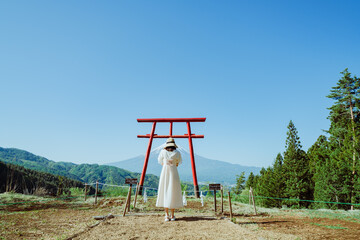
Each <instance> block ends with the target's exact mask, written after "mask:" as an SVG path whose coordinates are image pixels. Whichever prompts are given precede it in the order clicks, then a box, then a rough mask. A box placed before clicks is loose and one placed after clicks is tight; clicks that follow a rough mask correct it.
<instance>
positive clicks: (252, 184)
mask: <svg viewBox="0 0 360 240" xmlns="http://www.w3.org/2000/svg"><path fill="white" fill-rule="evenodd" d="M245 187H246V188H248V189H250V187H252V188H254V187H255V176H254V173H253V172H250V174H249V177H248V179H247V180H246V183H245Z"/></svg>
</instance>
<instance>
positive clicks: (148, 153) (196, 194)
mask: <svg viewBox="0 0 360 240" xmlns="http://www.w3.org/2000/svg"><path fill="white" fill-rule="evenodd" d="M205 120H206V118H148V119H138V120H137V121H138V122H152V123H153V126H152V129H151V133H150V134H146V135H138V136H137V137H138V138H149V145H148V148H147V151H146V155H145V160H144V166H143V170H142V173H141V178H140V182H139V194H142V190H143V186H144V180H145V174H146V169H147V165H148V161H149V157H150V151H151V145H152V141H153V139H154V138H169V137H172V138H188V139H189V150H190V159H191V168H192V173H193V181H194V193H195V197H197V198H199V197H200V194H199V186H198V182H197V177H196V167H195V157H194V148H193V144H192V139H193V138H204V135H195V134H192V133H191V127H190V123H191V122H205ZM158 122H168V123H170V132H169V135H157V134H155V128H156V123H158ZM174 122H186V125H187V130H188V133H187V134H184V135H173V134H172V129H173V123H174Z"/></svg>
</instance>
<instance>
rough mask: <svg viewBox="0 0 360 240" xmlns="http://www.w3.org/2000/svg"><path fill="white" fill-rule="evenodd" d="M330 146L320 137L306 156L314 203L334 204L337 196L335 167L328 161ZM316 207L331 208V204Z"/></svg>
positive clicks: (323, 137)
mask: <svg viewBox="0 0 360 240" xmlns="http://www.w3.org/2000/svg"><path fill="white" fill-rule="evenodd" d="M330 153H331V150H330V145H329V142H328V141H327V138H326V137H325V136H323V135H321V136H320V137H319V138H318V139H317V141H316V142H315V143H314V144H313V145H312V146H311V147H310V148H309V150H308V152H307V154H308V157H309V161H310V172H311V175H312V176H313V177H312V181H311V185H312V186H311V187H312V189H313V192H314V200H315V201H325V202H335V201H338V195H337V192H338V191H337V190H336V189H337V186H338V179H337V177H336V176H337V173H338V171H337V167H336V166H335V165H334V162H333V161H331V159H330ZM316 205H317V206H318V207H322V208H324V207H331V206H332V205H331V204H316Z"/></svg>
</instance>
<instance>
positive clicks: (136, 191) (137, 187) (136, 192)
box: [134, 183, 139, 208]
mask: <svg viewBox="0 0 360 240" xmlns="http://www.w3.org/2000/svg"><path fill="white" fill-rule="evenodd" d="M138 193H139V183H138V184H136V189H135V198H134V208H135V206H136V199H137V195H138Z"/></svg>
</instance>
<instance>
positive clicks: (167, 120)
mask: <svg viewBox="0 0 360 240" xmlns="http://www.w3.org/2000/svg"><path fill="white" fill-rule="evenodd" d="M205 120H206V118H142V119H140V118H138V120H137V121H138V122H205Z"/></svg>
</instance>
